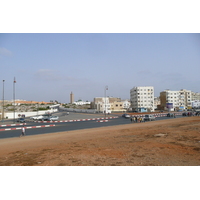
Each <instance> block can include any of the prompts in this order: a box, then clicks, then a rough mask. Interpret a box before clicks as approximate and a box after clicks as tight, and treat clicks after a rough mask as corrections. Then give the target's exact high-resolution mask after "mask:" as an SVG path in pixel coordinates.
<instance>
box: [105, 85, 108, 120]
mask: <svg viewBox="0 0 200 200" xmlns="http://www.w3.org/2000/svg"><path fill="white" fill-rule="evenodd" d="M106 90H108V86H107V85H106V87H105V118H106V110H107V109H106Z"/></svg>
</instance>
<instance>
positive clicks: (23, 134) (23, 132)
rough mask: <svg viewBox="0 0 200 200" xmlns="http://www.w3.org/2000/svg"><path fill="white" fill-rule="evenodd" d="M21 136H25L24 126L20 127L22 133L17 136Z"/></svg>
mask: <svg viewBox="0 0 200 200" xmlns="http://www.w3.org/2000/svg"><path fill="white" fill-rule="evenodd" d="M22 136H25V127H24V126H23V127H22V133H21V135H20V136H19V137H22Z"/></svg>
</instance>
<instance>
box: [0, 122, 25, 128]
mask: <svg viewBox="0 0 200 200" xmlns="http://www.w3.org/2000/svg"><path fill="white" fill-rule="evenodd" d="M23 125H26V123H23V124H7V125H0V127H5V126H23Z"/></svg>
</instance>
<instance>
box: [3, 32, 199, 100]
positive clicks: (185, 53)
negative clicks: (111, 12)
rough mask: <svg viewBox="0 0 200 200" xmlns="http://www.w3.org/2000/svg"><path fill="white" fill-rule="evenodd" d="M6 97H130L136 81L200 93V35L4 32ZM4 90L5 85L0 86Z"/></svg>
mask: <svg viewBox="0 0 200 200" xmlns="http://www.w3.org/2000/svg"><path fill="white" fill-rule="evenodd" d="M0 69H1V72H3V73H1V75H0V77H1V80H5V99H12V97H13V92H12V90H13V79H14V77H16V81H17V83H16V85H15V87H16V98H17V99H25V100H36V101H50V100H58V101H61V102H69V95H70V93H71V91H72V92H73V93H74V95H75V100H78V99H79V98H80V99H82V100H88V101H92V100H93V98H94V97H101V96H104V88H105V86H106V85H108V91H107V95H109V96H114V97H120V98H122V99H129V98H130V89H131V88H132V87H134V86H154V89H155V96H159V93H160V92H161V91H163V90H165V89H171V90H179V89H188V90H192V91H194V92H200V87H199V85H200V78H199V74H200V34H183V33H180V34H175V33H172V34H162V33H161V34H159V33H154V34H153V33H151V34H150V33H143V34H139V33H127V34H125V33H118V34H117V33H110V34H109V33H108V34H106V33H105V34H103V33H100V34H97V33H90V34H87V33H85V34H83V33H82V34H81V33H77V34H73V33H43V34H42V33H38V34H30V33H18V34H15V33H10V34H6V33H5V34H0ZM1 91H2V89H1Z"/></svg>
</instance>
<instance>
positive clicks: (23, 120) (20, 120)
mask: <svg viewBox="0 0 200 200" xmlns="http://www.w3.org/2000/svg"><path fill="white" fill-rule="evenodd" d="M17 122H21V123H25V122H26V121H25V119H24V118H18V119H17Z"/></svg>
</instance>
